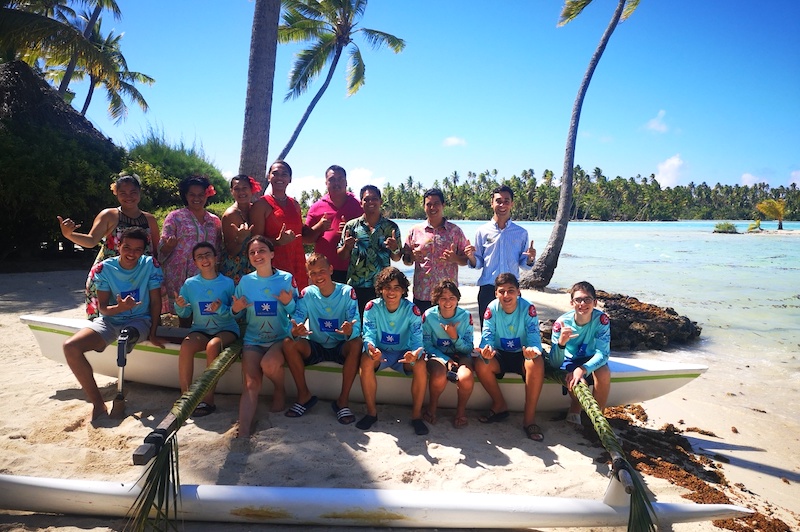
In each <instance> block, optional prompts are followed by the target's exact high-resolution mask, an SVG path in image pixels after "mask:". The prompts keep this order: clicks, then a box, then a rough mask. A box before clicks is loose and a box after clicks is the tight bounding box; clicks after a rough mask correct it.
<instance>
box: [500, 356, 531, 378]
mask: <svg viewBox="0 0 800 532" xmlns="http://www.w3.org/2000/svg"><path fill="white" fill-rule="evenodd" d="M494 358H496V359H497V363H498V364H500V373H498V374H497V378H498V379H502V378H503V377H504V376H505V374H506V373H516V374H518V375H520V376H522V380H525V357H524V356H523V354H522V351H518V352H516V353H514V352H512V351H503V350H502V349H497V350H495V355H494Z"/></svg>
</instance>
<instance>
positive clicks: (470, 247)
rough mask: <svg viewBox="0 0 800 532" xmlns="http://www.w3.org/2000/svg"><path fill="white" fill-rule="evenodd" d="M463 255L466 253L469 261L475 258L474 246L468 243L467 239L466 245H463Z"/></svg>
mask: <svg viewBox="0 0 800 532" xmlns="http://www.w3.org/2000/svg"><path fill="white" fill-rule="evenodd" d="M464 255H466V256H467V258H468V259H469V260H470V261H473V260H475V246H473V245H472V244H470V243H469V240H467V245H466V246H464Z"/></svg>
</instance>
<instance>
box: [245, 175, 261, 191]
mask: <svg viewBox="0 0 800 532" xmlns="http://www.w3.org/2000/svg"><path fill="white" fill-rule="evenodd" d="M247 179H249V180H250V190H252V191H253V194H255V193H256V192H261V184H260V183H259V182H258V181H256V180H255V179H253V178H252V177H250V176H247Z"/></svg>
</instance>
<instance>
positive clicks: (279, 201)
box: [270, 194, 289, 204]
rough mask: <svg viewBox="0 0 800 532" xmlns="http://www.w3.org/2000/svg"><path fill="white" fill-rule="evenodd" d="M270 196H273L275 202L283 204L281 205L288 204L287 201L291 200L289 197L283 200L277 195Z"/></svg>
mask: <svg viewBox="0 0 800 532" xmlns="http://www.w3.org/2000/svg"><path fill="white" fill-rule="evenodd" d="M270 196H272V199H274V200H275V201H277V202H278V203H281V204H283V203H286V200H288V199H289V196H284V197H282V198H279V197H278V196H276V195H275V194H270Z"/></svg>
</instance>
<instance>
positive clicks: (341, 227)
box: [336, 214, 347, 233]
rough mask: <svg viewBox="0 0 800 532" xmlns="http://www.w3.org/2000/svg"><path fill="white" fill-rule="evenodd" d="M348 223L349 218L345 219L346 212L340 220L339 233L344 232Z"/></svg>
mask: <svg viewBox="0 0 800 532" xmlns="http://www.w3.org/2000/svg"><path fill="white" fill-rule="evenodd" d="M346 223H347V220H346V219H345V217H344V214H343V215H342V218H341V219H340V220H339V226H338V227H339V229H338V230H337V231H336V232H337V233H344V225H345V224H346Z"/></svg>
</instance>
